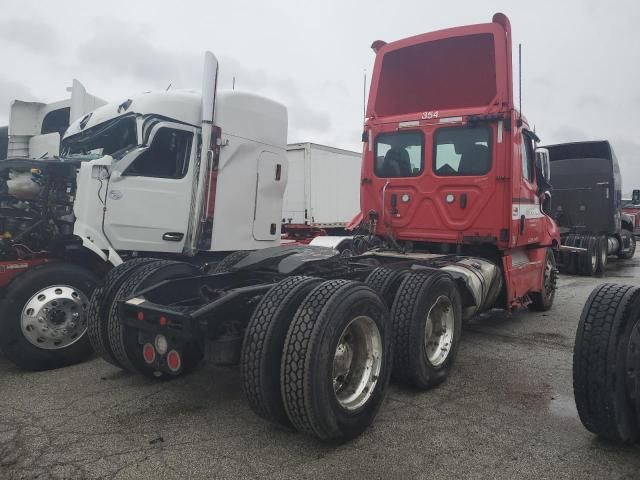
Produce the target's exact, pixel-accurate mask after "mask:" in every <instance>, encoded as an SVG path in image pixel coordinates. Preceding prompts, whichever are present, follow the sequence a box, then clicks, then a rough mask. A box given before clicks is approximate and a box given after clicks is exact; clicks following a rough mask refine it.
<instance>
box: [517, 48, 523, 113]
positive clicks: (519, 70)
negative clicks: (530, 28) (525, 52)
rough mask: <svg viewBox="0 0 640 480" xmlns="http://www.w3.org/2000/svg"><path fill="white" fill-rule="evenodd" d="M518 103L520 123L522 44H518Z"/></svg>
mask: <svg viewBox="0 0 640 480" xmlns="http://www.w3.org/2000/svg"><path fill="white" fill-rule="evenodd" d="M518 101H519V102H520V107H519V109H520V111H519V112H518V119H519V122H520V123H522V44H521V43H519V44H518Z"/></svg>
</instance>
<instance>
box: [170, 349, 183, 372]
mask: <svg viewBox="0 0 640 480" xmlns="http://www.w3.org/2000/svg"><path fill="white" fill-rule="evenodd" d="M167 367H169V370H171V371H172V372H174V373H175V372H177V371H178V370H180V367H182V359H181V358H180V354H179V353H178V352H176V351H175V350H171V351H170V352H169V353H168V354H167Z"/></svg>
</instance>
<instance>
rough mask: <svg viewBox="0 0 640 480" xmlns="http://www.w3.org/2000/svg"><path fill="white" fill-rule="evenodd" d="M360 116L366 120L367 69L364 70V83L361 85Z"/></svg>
mask: <svg viewBox="0 0 640 480" xmlns="http://www.w3.org/2000/svg"><path fill="white" fill-rule="evenodd" d="M362 116H363V117H364V118H367V69H366V68H365V69H364V82H363V84H362Z"/></svg>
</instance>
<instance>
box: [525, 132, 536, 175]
mask: <svg viewBox="0 0 640 480" xmlns="http://www.w3.org/2000/svg"><path fill="white" fill-rule="evenodd" d="M534 161H535V155H534V149H533V140H532V139H531V138H530V137H529V136H528V135H522V177H523V178H525V179H527V180H528V181H529V182H533V178H534V168H535V163H534Z"/></svg>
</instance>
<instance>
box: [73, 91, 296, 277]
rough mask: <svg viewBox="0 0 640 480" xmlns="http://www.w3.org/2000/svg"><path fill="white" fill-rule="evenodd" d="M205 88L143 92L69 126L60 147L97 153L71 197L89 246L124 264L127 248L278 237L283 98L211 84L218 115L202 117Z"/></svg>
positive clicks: (187, 249)
mask: <svg viewBox="0 0 640 480" xmlns="http://www.w3.org/2000/svg"><path fill="white" fill-rule="evenodd" d="M205 83H206V82H205ZM206 96H207V95H205V96H203V95H201V94H200V93H199V92H192V91H169V92H156V93H145V94H141V95H138V96H134V97H131V98H127V99H125V100H124V101H122V102H116V103H109V104H107V105H104V106H102V107H100V108H98V109H97V110H95V111H93V112H91V113H88V114H86V115H84V116H83V117H81V118H79V119H78V120H76V121H75V122H73V123H72V124H71V125H70V126H69V129H68V130H67V132H66V134H65V136H64V138H63V140H62V146H61V154H62V156H69V157H74V156H93V157H88V158H93V159H89V160H88V161H85V162H83V163H82V164H81V166H80V169H79V173H78V179H77V194H76V195H77V197H76V201H75V203H74V214H75V216H76V222H75V226H74V234H75V235H77V236H78V237H80V238H81V239H82V240H83V245H84V246H85V247H87V248H89V249H90V250H92V251H94V252H95V253H96V254H98V255H99V256H102V257H103V258H104V259H107V258H108V259H110V261H111V262H112V263H114V264H117V263H119V262H120V259H119V255H118V254H117V253H116V252H122V251H145V252H163V253H173V254H185V255H190V256H193V255H195V254H196V253H197V252H199V251H232V250H253V249H259V248H265V247H271V246H275V245H278V244H279V243H280V230H281V221H282V198H283V194H284V190H285V187H286V181H287V160H286V141H287V111H286V108H285V107H284V106H283V105H281V104H279V103H277V102H274V101H272V100H269V99H266V98H263V97H260V96H258V95H253V94H249V93H243V92H239V91H226V92H217V93H214V95H213V97H212V96H211V94H210V93H209V94H208V96H209V98H213V101H214V105H215V107H214V109H213V124H212V125H211V124H209V123H206V122H203V120H202V119H203V109H204V108H206V107H203V97H206ZM203 128H205V129H209V130H210V131H211V133H212V142H211V145H212V148H210V149H209V148H206V145H205V146H203V140H202V138H203V135H202V130H203ZM205 142H206V140H205ZM206 151H208V152H209V153H208V154H203V152H206ZM202 158H205V162H206V163H207V164H206V165H202V161H201V160H202ZM199 192H201V195H200V198H198V193H199Z"/></svg>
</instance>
